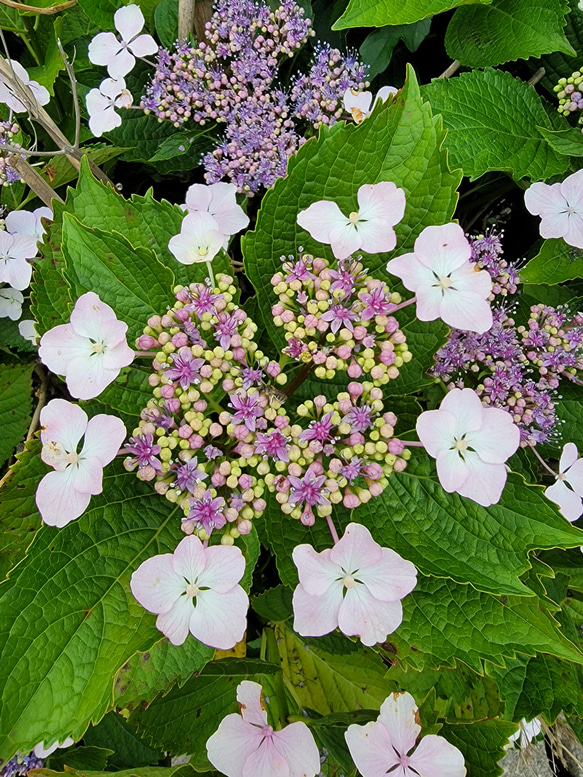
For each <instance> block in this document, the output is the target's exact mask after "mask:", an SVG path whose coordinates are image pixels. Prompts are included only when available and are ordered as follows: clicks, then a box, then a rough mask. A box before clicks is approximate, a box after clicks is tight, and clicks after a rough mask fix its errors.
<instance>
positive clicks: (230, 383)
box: [222, 378, 235, 393]
mask: <svg viewBox="0 0 583 777" xmlns="http://www.w3.org/2000/svg"><path fill="white" fill-rule="evenodd" d="M222 388H223V391H226V392H227V393H229V392H231V391H232V390H233V389H234V388H235V381H234V380H232V379H231V378H225V380H224V381H223V385H222Z"/></svg>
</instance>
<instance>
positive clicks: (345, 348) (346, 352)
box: [336, 345, 352, 360]
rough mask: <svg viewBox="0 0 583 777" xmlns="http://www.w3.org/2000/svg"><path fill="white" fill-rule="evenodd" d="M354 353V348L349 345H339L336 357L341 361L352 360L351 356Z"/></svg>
mask: <svg viewBox="0 0 583 777" xmlns="http://www.w3.org/2000/svg"><path fill="white" fill-rule="evenodd" d="M351 353H352V348H351V347H350V346H349V345H339V346H338V348H337V349H336V355H337V356H338V358H339V359H344V360H346V359H350V354H351Z"/></svg>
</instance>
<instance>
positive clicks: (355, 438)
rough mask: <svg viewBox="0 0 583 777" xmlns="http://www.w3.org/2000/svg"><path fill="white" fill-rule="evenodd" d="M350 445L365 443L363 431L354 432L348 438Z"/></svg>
mask: <svg viewBox="0 0 583 777" xmlns="http://www.w3.org/2000/svg"><path fill="white" fill-rule="evenodd" d="M348 444H349V445H364V435H363V434H361V432H352V434H351V435H350V437H349V438H348Z"/></svg>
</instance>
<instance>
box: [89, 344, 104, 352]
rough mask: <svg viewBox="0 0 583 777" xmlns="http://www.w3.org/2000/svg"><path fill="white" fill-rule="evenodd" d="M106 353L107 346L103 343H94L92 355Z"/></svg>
mask: <svg viewBox="0 0 583 777" xmlns="http://www.w3.org/2000/svg"><path fill="white" fill-rule="evenodd" d="M104 351H105V346H104V345H103V343H93V345H92V346H91V352H92V353H103V352H104Z"/></svg>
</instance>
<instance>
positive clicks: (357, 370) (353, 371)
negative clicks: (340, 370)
mask: <svg viewBox="0 0 583 777" xmlns="http://www.w3.org/2000/svg"><path fill="white" fill-rule="evenodd" d="M346 372H347V373H348V377H349V378H360V376H361V375H362V367H361V366H360V364H357V363H356V362H355V361H354V359H351V361H350V365H349V367H348V369H347V370H346Z"/></svg>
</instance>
